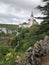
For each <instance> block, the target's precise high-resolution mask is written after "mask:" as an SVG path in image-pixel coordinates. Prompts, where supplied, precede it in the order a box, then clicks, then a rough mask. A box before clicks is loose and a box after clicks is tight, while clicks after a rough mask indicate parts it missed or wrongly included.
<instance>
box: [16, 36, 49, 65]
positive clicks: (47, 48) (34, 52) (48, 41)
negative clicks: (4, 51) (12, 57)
mask: <svg viewBox="0 0 49 65" xmlns="http://www.w3.org/2000/svg"><path fill="white" fill-rule="evenodd" d="M25 54H26V56H25V58H24V59H19V58H18V60H17V61H18V62H17V65H42V59H43V58H44V57H45V56H46V55H47V54H49V37H48V36H45V38H44V40H40V41H37V42H36V43H35V44H34V48H32V47H29V48H28V49H27V51H26V53H25Z"/></svg>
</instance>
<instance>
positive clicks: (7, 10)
mask: <svg viewBox="0 0 49 65" xmlns="http://www.w3.org/2000/svg"><path fill="white" fill-rule="evenodd" d="M39 4H42V2H41V0H0V23H4V24H7V23H8V24H20V23H22V22H25V21H27V19H28V18H29V17H30V15H31V12H32V11H33V14H34V16H39V15H41V14H40V13H39V11H38V10H37V9H35V7H36V6H38V5H39Z"/></svg>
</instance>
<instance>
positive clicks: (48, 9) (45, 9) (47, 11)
mask: <svg viewBox="0 0 49 65" xmlns="http://www.w3.org/2000/svg"><path fill="white" fill-rule="evenodd" d="M43 2H45V3H46V4H45V5H44V6H41V5H39V6H38V9H40V10H41V12H42V14H44V16H43V17H38V19H43V21H42V22H41V25H40V27H39V30H38V32H39V34H40V33H43V32H46V33H47V32H48V29H49V0H43Z"/></svg>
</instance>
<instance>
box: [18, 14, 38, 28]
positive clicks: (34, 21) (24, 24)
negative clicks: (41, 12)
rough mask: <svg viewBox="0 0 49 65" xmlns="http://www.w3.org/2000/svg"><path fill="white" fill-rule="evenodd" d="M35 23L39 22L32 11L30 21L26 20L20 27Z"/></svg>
mask: <svg viewBox="0 0 49 65" xmlns="http://www.w3.org/2000/svg"><path fill="white" fill-rule="evenodd" d="M35 23H37V21H36V20H35V18H34V16H33V13H32V14H31V16H30V19H28V23H26V22H25V23H23V24H20V25H19V27H22V28H26V27H31V26H32V25H33V24H35Z"/></svg>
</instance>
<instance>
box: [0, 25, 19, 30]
mask: <svg viewBox="0 0 49 65" xmlns="http://www.w3.org/2000/svg"><path fill="white" fill-rule="evenodd" d="M0 28H7V29H11V30H17V28H18V25H12V24H0Z"/></svg>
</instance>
